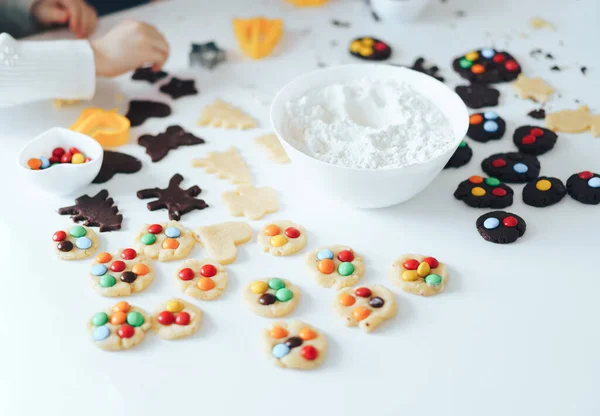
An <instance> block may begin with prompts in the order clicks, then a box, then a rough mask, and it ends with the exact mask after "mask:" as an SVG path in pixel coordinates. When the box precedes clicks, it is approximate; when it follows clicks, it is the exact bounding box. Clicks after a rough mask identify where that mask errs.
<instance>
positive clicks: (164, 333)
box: [152, 298, 202, 340]
mask: <svg viewBox="0 0 600 416" xmlns="http://www.w3.org/2000/svg"><path fill="white" fill-rule="evenodd" d="M161 313H162V314H164V315H161ZM168 314H170V318H166V319H169V321H168V322H170V323H168V324H163V323H161V322H160V321H159V317H161V319H164V318H165V315H168ZM180 314H187V315H189V321H188V320H187V319H186V318H187V317H184V318H183V319H182V318H181V317H180V316H179V315H180ZM171 319H172V321H171ZM180 319H181V320H180ZM178 322H179V323H178ZM184 322H187V324H185V325H182V323H184ZM201 323H202V310H201V309H200V308H199V307H197V306H195V305H192V304H191V303H189V302H186V301H185V300H183V299H179V298H173V299H169V300H168V301H167V302H164V303H162V304H160V305H159V306H158V307H157V308H156V309H155V310H154V315H153V316H152V326H153V329H154V332H155V333H156V334H157V335H158V336H159V337H161V338H162V339H168V340H174V339H180V338H185V337H189V336H190V335H193V334H195V333H196V332H197V331H198V328H200V324H201Z"/></svg>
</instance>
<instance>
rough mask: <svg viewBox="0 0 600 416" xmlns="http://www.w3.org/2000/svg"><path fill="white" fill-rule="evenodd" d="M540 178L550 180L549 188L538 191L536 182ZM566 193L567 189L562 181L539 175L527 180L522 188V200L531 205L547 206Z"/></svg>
mask: <svg viewBox="0 0 600 416" xmlns="http://www.w3.org/2000/svg"><path fill="white" fill-rule="evenodd" d="M541 180H547V181H549V182H550V184H551V186H550V189H548V190H547V191H540V190H539V189H537V186H536V185H537V183H538V182H539V181H541ZM566 194H567V189H566V188H565V185H563V183H562V181H561V180H560V179H558V178H550V177H548V176H540V177H539V178H537V179H536V180H535V181H531V182H529V183H528V184H527V185H525V187H524V188H523V202H524V203H526V204H527V205H530V206H532V207H538V208H543V207H548V206H550V205H554V204H556V203H557V202H559V201H560V200H561V199H563V198H564V196H565V195H566Z"/></svg>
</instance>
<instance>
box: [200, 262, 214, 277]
mask: <svg viewBox="0 0 600 416" xmlns="http://www.w3.org/2000/svg"><path fill="white" fill-rule="evenodd" d="M200 274H201V275H202V276H204V277H213V276H214V275H215V274H217V268H216V267H215V266H213V265H212V264H205V265H204V266H202V268H201V269H200Z"/></svg>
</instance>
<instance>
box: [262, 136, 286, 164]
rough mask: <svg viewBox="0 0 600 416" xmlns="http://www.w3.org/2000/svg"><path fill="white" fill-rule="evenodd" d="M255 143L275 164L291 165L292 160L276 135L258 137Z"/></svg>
mask: <svg viewBox="0 0 600 416" xmlns="http://www.w3.org/2000/svg"><path fill="white" fill-rule="evenodd" d="M254 142H255V143H256V145H257V146H258V147H260V148H261V149H262V150H263V151H264V152H265V153H266V154H267V156H268V157H269V159H271V160H272V161H273V162H275V163H277V164H279V165H285V164H288V163H290V158H289V157H288V155H287V153H286V152H285V150H284V149H283V146H281V143H280V142H279V139H278V138H277V135H276V134H266V135H264V136H260V137H257V138H256V139H254Z"/></svg>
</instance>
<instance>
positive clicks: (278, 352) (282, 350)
mask: <svg viewBox="0 0 600 416" xmlns="http://www.w3.org/2000/svg"><path fill="white" fill-rule="evenodd" d="M271 353H272V354H273V356H274V357H275V358H282V357H285V356H286V355H288V354H289V353H290V347H288V346H287V345H285V344H277V345H275V346H274V347H273V351H271Z"/></svg>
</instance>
